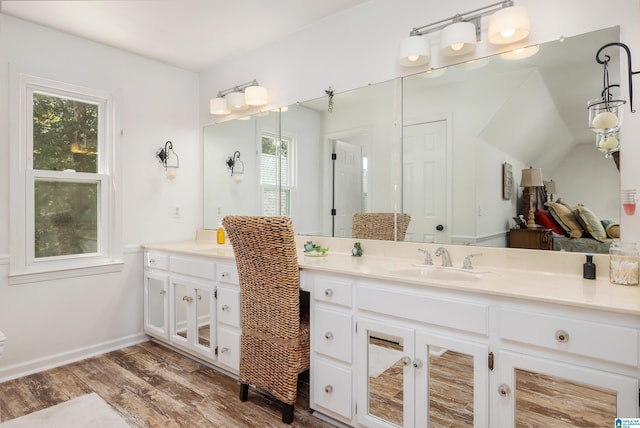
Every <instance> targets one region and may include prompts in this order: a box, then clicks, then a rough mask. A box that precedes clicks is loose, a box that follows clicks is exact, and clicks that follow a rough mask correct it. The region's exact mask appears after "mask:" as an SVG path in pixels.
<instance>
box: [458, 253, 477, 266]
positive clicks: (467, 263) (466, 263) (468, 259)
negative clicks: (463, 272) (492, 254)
mask: <svg viewBox="0 0 640 428" xmlns="http://www.w3.org/2000/svg"><path fill="white" fill-rule="evenodd" d="M481 255H482V253H475V254H467V255H466V256H465V257H464V262H462V269H473V265H472V264H471V258H472V257H477V256H481Z"/></svg>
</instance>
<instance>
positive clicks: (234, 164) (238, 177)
mask: <svg viewBox="0 0 640 428" xmlns="http://www.w3.org/2000/svg"><path fill="white" fill-rule="evenodd" d="M225 164H226V165H227V168H229V169H230V170H231V177H232V178H233V181H235V182H236V183H240V182H241V181H242V178H243V176H244V162H242V161H241V160H240V152H239V151H237V150H236V152H235V153H234V154H233V156H230V157H229V159H227V161H226V162H225Z"/></svg>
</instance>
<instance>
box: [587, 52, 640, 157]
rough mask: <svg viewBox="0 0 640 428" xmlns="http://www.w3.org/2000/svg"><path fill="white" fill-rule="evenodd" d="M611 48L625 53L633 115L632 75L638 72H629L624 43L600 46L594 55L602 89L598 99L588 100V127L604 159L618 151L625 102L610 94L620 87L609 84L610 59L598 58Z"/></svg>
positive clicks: (621, 98) (607, 57)
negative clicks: (620, 49)
mask: <svg viewBox="0 0 640 428" xmlns="http://www.w3.org/2000/svg"><path fill="white" fill-rule="evenodd" d="M611 46H619V47H621V48H623V49H624V50H625V52H626V53H627V66H628V67H627V75H628V78H629V104H630V108H631V113H635V112H636V111H635V109H634V108H633V75H634V74H638V73H640V71H632V70H631V51H630V50H629V47H628V46H627V45H625V44H624V43H620V42H611V43H607V44H606V45H604V46H602V47H601V48H600V49H598V52H597V53H596V61H597V62H598V64H602V66H603V86H604V87H603V89H602V93H601V95H600V97H598V98H594V99H592V100H590V101H589V102H588V104H587V109H588V110H589V127H590V128H591V130H592V131H593V132H595V133H596V147H597V149H598V150H600V151H601V152H604V154H605V155H604V156H605V157H606V158H610V157H611V156H612V154H613V153H615V152H617V151H618V150H620V138H619V131H620V126H622V112H623V111H624V105H625V104H626V102H627V101H626V100H625V99H624V97H622V96H619V95H618V96H616V95H613V94H611V91H610V89H611V88H614V87H618V88H619V87H620V85H618V84H609V70H608V69H607V67H608V65H609V61H611V57H610V56H609V55H604V58H603V59H602V58H600V54H601V53H602V51H603V50H605V49H606V48H608V47H611Z"/></svg>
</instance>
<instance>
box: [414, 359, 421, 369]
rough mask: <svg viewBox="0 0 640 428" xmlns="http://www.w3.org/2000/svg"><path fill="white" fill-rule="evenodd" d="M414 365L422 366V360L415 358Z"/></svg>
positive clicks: (415, 366) (417, 367)
mask: <svg viewBox="0 0 640 428" xmlns="http://www.w3.org/2000/svg"><path fill="white" fill-rule="evenodd" d="M413 367H414V368H416V369H421V368H422V360H413Z"/></svg>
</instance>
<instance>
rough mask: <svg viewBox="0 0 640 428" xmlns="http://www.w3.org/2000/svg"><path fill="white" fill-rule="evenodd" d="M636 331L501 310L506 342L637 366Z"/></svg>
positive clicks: (501, 330) (501, 326) (538, 314)
mask: <svg viewBox="0 0 640 428" xmlns="http://www.w3.org/2000/svg"><path fill="white" fill-rule="evenodd" d="M638 332H639V331H638V330H637V329H633V328H627V327H621V326H615V325H608V324H602V323H595V322H591V321H584V320H579V319H574V318H565V317H557V316H552V315H547V314H541V313H535V312H527V311H522V310H518V309H511V308H503V309H501V311H500V337H501V338H502V339H506V340H512V341H515V342H522V343H526V344H532V345H537V346H541V347H544V348H549V349H554V350H559V351H564V352H568V353H571V354H579V355H584V356H588V357H593V358H599V359H603V360H607V361H613V362H617V363H620V364H626V365H630V366H634V367H637V366H638V340H639V339H638V337H639V336H638Z"/></svg>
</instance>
